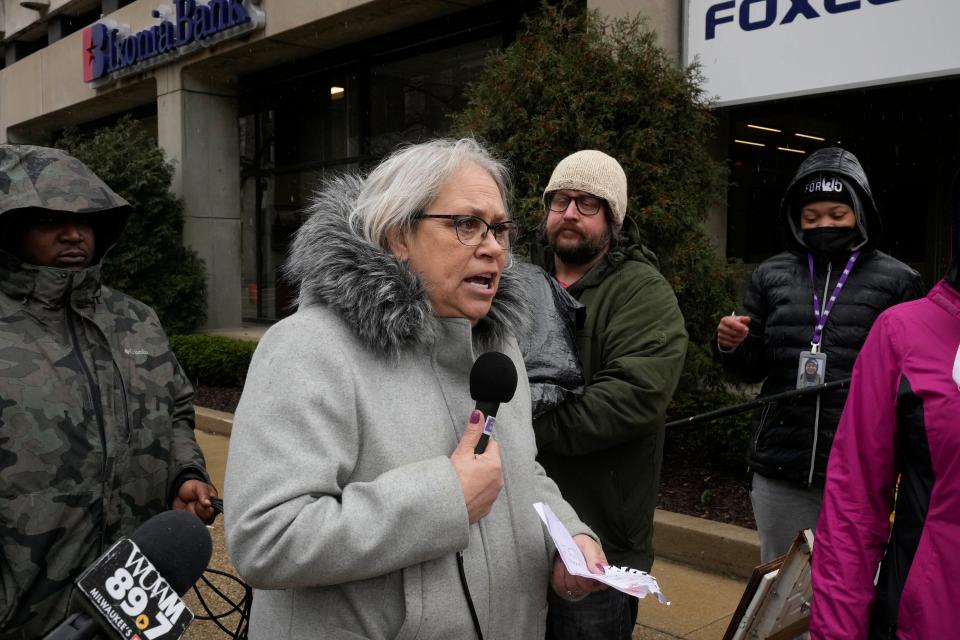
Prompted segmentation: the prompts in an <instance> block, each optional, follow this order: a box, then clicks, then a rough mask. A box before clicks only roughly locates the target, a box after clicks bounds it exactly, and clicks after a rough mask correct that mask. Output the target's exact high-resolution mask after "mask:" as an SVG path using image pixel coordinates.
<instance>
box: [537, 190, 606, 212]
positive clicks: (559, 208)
mask: <svg viewBox="0 0 960 640" xmlns="http://www.w3.org/2000/svg"><path fill="white" fill-rule="evenodd" d="M548 198H549V204H548V206H549V207H550V211H553V212H554V213H563V212H564V211H566V210H567V207H569V206H570V201H571V200H573V202H574V203H575V204H576V205H577V211H579V212H580V215H583V216H595V215H597V214H598V213H600V209H602V208H603V200H601V199H600V198H598V197H596V196H591V195H582V196H576V197H573V196H568V195H567V194H565V193H559V192H558V193H551V194H549V196H548Z"/></svg>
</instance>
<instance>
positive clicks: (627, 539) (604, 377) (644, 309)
mask: <svg viewBox="0 0 960 640" xmlns="http://www.w3.org/2000/svg"><path fill="white" fill-rule="evenodd" d="M543 199H544V205H545V209H546V211H545V219H544V223H543V231H544V233H543V238H542V240H543V242H542V243H541V244H540V245H539V246H538V247H535V248H534V255H533V259H534V261H535V262H537V263H538V264H540V266H542V267H543V268H544V269H546V270H547V271H549V272H550V273H551V274H552V275H553V277H555V278H556V279H557V280H558V281H559V282H560V284H561V285H562V286H564V287H565V288H566V289H567V291H568V292H569V293H570V294H571V295H573V296H574V297H575V298H576V299H577V300H579V301H580V302H581V303H583V304H584V305H585V306H586V311H587V316H586V322H585V324H584V326H583V327H582V328H581V329H580V330H579V331H578V332H577V339H576V342H577V351H578V354H579V358H580V363H581V366H582V368H583V376H584V382H585V383H586V386H585V390H584V394H583V395H582V396H581V397H579V398H575V399H571V400H569V401H567V402H564V403H562V404H560V405H559V406H557V407H556V408H554V409H552V410H551V411H549V412H547V413H545V414H544V415H542V416H540V417H539V418H537V419H536V420H535V421H534V430H535V432H536V438H537V447H538V450H539V458H538V459H539V461H540V463H541V464H542V465H543V467H544V468H545V469H546V471H547V474H548V475H549V476H550V477H551V478H553V479H554V481H555V482H556V483H557V485H559V487H560V491H561V492H562V493H563V496H564V498H566V500H567V501H568V502H569V503H570V504H572V505H573V507H574V509H576V511H577V514H578V515H579V516H580V518H581V519H582V520H583V522H585V523H586V524H587V525H588V526H590V528H591V529H593V531H594V532H596V533H597V535H599V537H600V541H601V543H602V544H603V548H604V551H605V552H606V554H607V558H608V559H609V560H610V562H611V564H613V565H616V566H628V567H631V568H634V569H640V570H642V571H649V570H650V566H651V564H652V563H653V545H652V538H653V512H654V507H655V506H656V499H657V486H658V484H659V482H660V465H661V459H662V457H663V437H664V429H663V425H664V415H665V412H666V408H667V404H668V403H669V402H670V399H671V398H672V396H673V392H674V390H675V389H676V386H677V382H678V380H679V378H680V371H681V369H682V368H683V359H684V355H685V353H686V348H687V334H686V331H685V329H684V321H683V316H682V315H681V313H680V308H679V307H678V306H677V299H676V296H675V295H674V293H673V290H672V289H671V288H670V285H669V284H667V281H666V280H665V279H664V277H663V276H662V275H661V274H660V272H659V271H658V265H657V259H656V256H654V254H653V253H652V252H651V251H650V250H649V249H647V248H646V247H644V246H643V245H642V244H641V243H640V238H639V230H638V228H637V225H636V223H635V222H634V221H633V220H632V219H630V218H627V217H626V212H627V177H626V175H625V174H624V171H623V168H622V167H621V166H620V164H619V163H618V162H617V161H616V160H614V159H613V158H611V157H610V156H608V155H607V154H605V153H602V152H600V151H594V150H586V151H578V152H577V153H574V154H572V155H570V156H568V157H567V158H564V159H563V160H562V161H561V162H560V164H558V165H557V167H556V169H554V171H553V175H552V176H551V177H550V182H549V184H548V185H547V188H546V190H545V191H544V193H543ZM549 604H550V609H549V614H548V618H547V635H546V637H547V638H549V639H555V640H567V639H570V640H572V639H575V638H579V639H592V638H598V639H599V638H602V639H604V640H608V639H611V638H613V639H620V638H622V639H624V640H628V639H629V638H630V637H631V634H632V632H633V627H634V624H635V623H636V618H637V605H638V601H637V599H636V598H634V597H632V596H628V595H626V594H624V593H622V592H620V591H617V590H615V589H608V590H606V591H600V592H596V593H591V594H590V595H588V596H586V597H585V598H584V599H582V600H579V601H571V600H570V599H566V600H564V599H562V598H560V597H559V596H556V595H552V594H551V596H550V599H549Z"/></svg>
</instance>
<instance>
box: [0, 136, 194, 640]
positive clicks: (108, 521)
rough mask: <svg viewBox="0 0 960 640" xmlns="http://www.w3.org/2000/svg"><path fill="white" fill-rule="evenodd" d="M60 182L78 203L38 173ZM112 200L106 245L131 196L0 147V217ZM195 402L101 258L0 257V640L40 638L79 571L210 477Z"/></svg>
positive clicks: (164, 347) (91, 209) (95, 208)
mask: <svg viewBox="0 0 960 640" xmlns="http://www.w3.org/2000/svg"><path fill="white" fill-rule="evenodd" d="M41 152H42V153H47V154H48V155H47V157H46V158H45V160H48V161H46V163H44V162H36V158H34V162H33V165H31V164H30V163H29V162H28V160H29V158H30V155H31V153H32V154H34V155H36V154H39V153H41ZM49 154H54V155H53V156H52V159H51V157H50V156H49ZM25 157H26V158H27V159H26V160H25ZM73 163H75V164H73ZM36 167H39V169H37V168H36ZM51 175H52V176H53V178H52V179H50V176H51ZM64 179H67V180H68V182H67V183H68V184H70V193H71V194H74V195H75V196H76V197H71V198H64V197H62V194H61V197H60V198H59V199H58V200H56V201H54V200H51V199H50V198H48V197H46V196H47V195H48V194H49V193H50V192H51V189H50V185H49V184H47V185H45V184H44V181H45V180H46V181H47V182H54V181H56V180H64ZM94 181H95V184H94ZM30 185H33V187H35V189H30V188H29V187H30ZM89 185H93V187H96V189H95V191H97V194H96V195H95V196H93V197H89V193H87V192H86V191H85V187H87V186H89ZM93 187H91V188H93ZM102 190H105V191H103V192H102ZM31 191H32V193H30V192H31ZM25 194H26V195H25ZM39 194H44V195H43V196H40V195H39ZM77 194H80V195H77ZM118 202H119V203H122V205H121V207H122V209H120V210H119V211H120V212H121V213H122V214H123V215H120V216H118V215H111V216H104V217H105V219H108V220H110V221H111V222H110V224H113V225H119V226H120V227H119V228H114V229H108V230H106V231H107V233H106V234H105V235H104V239H108V242H107V244H108V245H112V244H113V242H114V241H115V240H116V237H117V236H119V231H120V228H122V224H123V221H124V220H125V215H126V211H125V209H126V202H124V201H123V200H122V199H120V198H119V197H118V196H116V194H114V193H113V192H112V191H110V190H109V188H107V187H106V185H103V183H101V182H100V181H99V180H98V179H97V178H96V176H94V175H93V174H92V173H90V171H89V170H88V169H87V168H86V167H85V166H84V165H82V164H81V163H79V162H77V161H76V160H74V159H73V158H70V157H69V156H66V155H65V154H62V153H61V152H53V150H46V149H43V150H40V149H38V148H31V147H12V148H11V147H10V146H5V145H0V222H2V221H3V216H5V215H9V214H10V212H11V211H12V210H16V209H33V208H43V209H54V210H61V211H70V210H74V211H78V212H83V213H100V212H108V211H109V212H111V213H113V214H116V213H118V208H117V203H118ZM70 207H73V209H71V208H70ZM21 214H22V212H21ZM0 226H2V225H0ZM111 232H112V237H111ZM97 234H98V235H97V239H98V240H100V239H101V236H100V230H99V227H98V228H97ZM98 244H101V243H99V242H98ZM105 248H109V246H107V247H105ZM192 397H193V389H192V388H191V386H190V384H189V382H188V380H187V378H186V377H185V375H184V373H183V371H182V370H181V368H180V366H179V364H178V363H177V360H176V358H175V357H174V355H173V353H172V352H171V350H170V346H169V343H168V342H167V337H166V335H165V334H164V332H163V329H162V328H161V326H160V322H159V320H158V319H157V317H156V314H155V313H154V312H153V310H152V309H150V308H149V307H148V306H146V305H144V304H142V303H140V302H138V301H137V300H134V299H133V298H130V297H129V296H126V295H124V294H123V293H120V292H119V291H115V290H113V289H110V288H109V287H106V286H102V285H101V283H100V266H99V264H94V265H93V266H91V267H88V268H86V269H83V270H81V271H71V270H65V269H56V268H50V267H37V266H33V265H29V264H26V263H24V262H22V261H21V260H19V259H18V258H16V257H14V256H12V255H11V254H10V253H8V252H5V251H0V545H2V558H0V638H4V639H7V638H11V639H13V638H16V639H18V640H19V639H21V638H23V639H26V638H37V637H41V636H42V634H43V633H44V632H45V631H46V630H48V629H50V628H51V627H53V626H54V625H56V624H57V623H58V622H59V621H60V619H62V618H63V616H64V615H65V612H66V611H67V608H68V600H69V597H70V594H71V588H70V586H71V583H72V581H73V579H74V578H75V577H76V576H77V575H78V574H79V573H80V572H81V571H82V570H83V568H85V567H86V566H87V565H89V564H90V563H92V562H93V561H94V560H95V559H96V558H97V557H98V556H99V555H100V554H101V553H102V552H103V551H105V550H106V548H107V546H109V544H110V543H111V542H112V541H114V540H116V539H117V538H119V537H120V536H123V535H127V534H129V533H130V532H131V531H132V530H134V529H136V528H137V527H138V526H139V525H140V524H141V523H143V522H144V521H145V520H147V519H148V518H150V517H151V516H153V515H155V514H156V513H159V512H161V511H163V510H165V509H167V508H169V505H170V500H171V497H172V491H173V489H174V482H175V481H177V478H178V476H179V477H180V479H182V478H183V477H184V475H187V476H188V477H189V476H193V477H201V478H204V479H206V478H207V475H206V470H205V466H204V461H203V455H202V453H201V451H200V449H199V447H198V446H197V443H196V441H195V439H194V435H193V425H194V413H193V406H192V402H191V401H192Z"/></svg>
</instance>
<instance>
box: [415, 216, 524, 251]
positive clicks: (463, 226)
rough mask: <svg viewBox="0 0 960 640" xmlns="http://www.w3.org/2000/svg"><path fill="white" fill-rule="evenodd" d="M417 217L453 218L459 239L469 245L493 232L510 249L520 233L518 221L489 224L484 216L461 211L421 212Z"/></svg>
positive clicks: (505, 247)
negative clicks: (479, 216) (480, 216)
mask: <svg viewBox="0 0 960 640" xmlns="http://www.w3.org/2000/svg"><path fill="white" fill-rule="evenodd" d="M416 217H417V219H423V218H438V219H441V220H451V221H452V222H453V228H454V230H455V231H456V232H457V239H458V240H460V243H461V244H465V245H466V246H468V247H476V246H478V245H480V244H482V243H483V241H484V240H486V239H487V234H488V233H490V232H491V231H492V232H493V239H494V240H496V241H497V244H499V245H500V246H501V247H503V248H504V249H509V248H510V245H512V244H513V243H514V242H516V240H517V236H518V235H519V234H520V227H519V226H517V223H516V222H513V221H511V220H507V221H505V222H498V223H496V224H489V223H488V222H487V221H486V220H484V219H483V218H478V217H477V216H470V215H466V214H460V213H443V214H441V213H420V214H417V216H416Z"/></svg>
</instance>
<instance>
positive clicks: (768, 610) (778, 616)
mask: <svg viewBox="0 0 960 640" xmlns="http://www.w3.org/2000/svg"><path fill="white" fill-rule="evenodd" d="M812 552H813V532H812V531H811V530H810V529H804V530H803V531H801V532H800V533H798V534H797V538H796V539H795V540H794V541H793V545H791V547H790V550H789V551H788V552H787V554H786V555H785V556H782V557H780V558H777V559H776V560H773V561H771V562H768V563H766V564H762V565H760V566H759V567H757V568H756V569H754V570H753V575H751V576H750V581H749V582H748V583H747V588H746V590H745V591H744V592H743V596H742V597H741V598H740V604H739V605H738V606H737V610H736V611H735V612H734V614H733V618H732V619H731V620H730V624H729V625H728V626H727V632H726V633H725V634H724V636H723V640H754V639H757V640H792V639H793V638H796V637H797V636H799V635H800V634H802V633H803V632H805V631H806V630H807V626H808V624H809V621H810V598H811V597H812V595H813V589H812V587H811V584H810V555H811V553H812Z"/></svg>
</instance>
